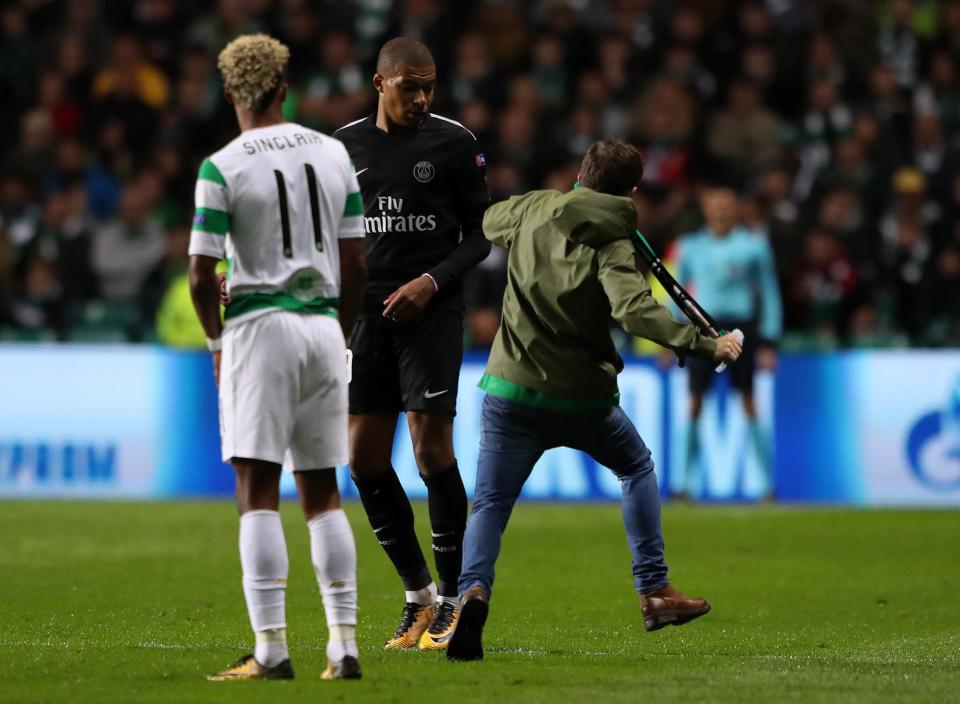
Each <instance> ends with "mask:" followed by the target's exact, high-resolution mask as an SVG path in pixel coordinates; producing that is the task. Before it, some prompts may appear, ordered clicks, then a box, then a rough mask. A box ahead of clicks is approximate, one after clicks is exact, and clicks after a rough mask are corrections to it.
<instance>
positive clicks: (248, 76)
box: [217, 34, 290, 112]
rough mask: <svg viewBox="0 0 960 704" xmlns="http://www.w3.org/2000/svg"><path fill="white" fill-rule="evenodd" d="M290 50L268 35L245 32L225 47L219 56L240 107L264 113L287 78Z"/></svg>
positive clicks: (228, 88)
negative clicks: (285, 71)
mask: <svg viewBox="0 0 960 704" xmlns="http://www.w3.org/2000/svg"><path fill="white" fill-rule="evenodd" d="M289 59H290V50H289V49H288V48H287V47H286V45H284V44H283V43H282V42H279V41H277V40H276V39H274V38H273V37H269V36H267V35H266V34H245V35H243V36H242V37H237V38H236V39H234V40H233V41H232V42H230V43H229V44H227V46H226V47H224V49H223V51H221V52H220V56H219V57H218V58H217V67H218V68H219V69H220V73H221V74H222V75H223V87H224V88H225V89H226V91H227V92H228V93H230V95H232V96H233V100H234V102H236V103H237V104H238V105H239V106H240V107H243V108H246V109H247V110H252V111H253V112H262V111H263V110H265V109H266V107H267V103H268V99H269V98H271V97H272V95H273V92H274V91H275V90H276V88H277V87H278V86H279V85H280V82H281V81H282V80H283V69H284V68H285V67H286V65H287V61H288V60H289Z"/></svg>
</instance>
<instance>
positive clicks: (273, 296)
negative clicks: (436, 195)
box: [190, 122, 363, 326]
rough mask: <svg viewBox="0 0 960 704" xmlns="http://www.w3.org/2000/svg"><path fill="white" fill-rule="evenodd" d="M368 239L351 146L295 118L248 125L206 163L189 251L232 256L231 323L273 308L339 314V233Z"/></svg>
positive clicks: (199, 181)
mask: <svg viewBox="0 0 960 704" xmlns="http://www.w3.org/2000/svg"><path fill="white" fill-rule="evenodd" d="M355 237H363V199H362V197H361V195H360V186H359V184H358V183H357V176H356V174H355V173H354V169H353V165H352V164H351V163H350V157H349V156H348V155H347V150H346V149H345V148H344V146H343V144H342V143H341V142H340V141H339V140H336V139H334V138H333V137H329V136H327V135H325V134H321V133H319V132H316V131H314V130H311V129H308V128H306V127H303V126H302V125H298V124H296V123H292V122H287V123H283V124H280V125H272V126H270V127H261V128H258V129H252V130H247V131H245V132H243V133H241V134H240V136H239V137H237V138H236V139H235V140H233V141H232V142H230V143H229V144H228V145H227V146H225V147H224V148H223V149H221V150H220V151H218V152H217V153H215V154H213V155H212V156H211V157H210V158H208V159H206V160H205V161H204V162H203V164H201V166H200V173H199V176H198V178H197V187H196V213H195V215H194V219H193V229H192V231H191V233H190V254H191V255H193V254H200V255H204V256H208V257H216V258H218V259H224V258H226V259H227V261H228V267H227V280H228V288H229V292H230V304H229V305H228V306H227V310H226V313H225V315H224V318H225V323H224V324H225V325H227V326H229V325H232V324H236V323H237V322H240V321H243V320H248V319H250V318H252V317H255V316H257V315H260V314H263V313H266V312H269V311H271V310H277V309H282V310H292V311H297V312H302V313H323V314H327V315H334V316H335V315H336V310H337V306H338V304H339V299H340V248H339V244H338V240H340V239H347V238H355Z"/></svg>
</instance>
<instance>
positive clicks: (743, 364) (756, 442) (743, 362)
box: [730, 323, 774, 497]
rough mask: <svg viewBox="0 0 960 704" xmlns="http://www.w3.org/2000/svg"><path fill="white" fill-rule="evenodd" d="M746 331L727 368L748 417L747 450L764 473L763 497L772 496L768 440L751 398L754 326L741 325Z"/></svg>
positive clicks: (755, 358) (754, 346)
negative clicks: (734, 358)
mask: <svg viewBox="0 0 960 704" xmlns="http://www.w3.org/2000/svg"><path fill="white" fill-rule="evenodd" d="M741 325H742V327H741V329H743V330H744V331H745V337H744V341H743V353H742V354H741V355H740V359H738V360H737V362H736V363H735V364H734V365H732V366H731V368H730V375H731V377H730V381H731V384H732V386H733V388H734V389H736V390H737V391H738V392H739V393H740V398H741V399H742V401H743V412H744V415H746V417H747V432H748V433H749V440H750V447H751V449H752V450H753V453H754V456H755V457H756V458H757V463H758V464H759V465H760V469H761V471H762V472H763V477H764V486H765V488H766V491H765V492H764V493H765V495H766V496H768V497H772V496H773V493H774V486H773V471H772V462H771V457H770V449H769V444H768V438H767V437H766V434H765V433H764V432H763V427H762V426H761V423H760V418H759V416H758V413H757V404H756V397H755V395H754V390H753V389H754V384H753V382H754V377H755V375H756V366H757V361H756V360H757V339H756V338H757V333H756V326H755V325H753V324H750V323H741Z"/></svg>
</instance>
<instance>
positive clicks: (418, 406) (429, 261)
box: [334, 37, 490, 650]
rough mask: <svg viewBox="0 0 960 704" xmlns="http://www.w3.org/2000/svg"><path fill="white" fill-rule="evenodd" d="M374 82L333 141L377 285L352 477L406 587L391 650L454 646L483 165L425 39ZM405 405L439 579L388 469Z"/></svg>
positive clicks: (385, 51)
mask: <svg viewBox="0 0 960 704" xmlns="http://www.w3.org/2000/svg"><path fill="white" fill-rule="evenodd" d="M373 84H374V86H375V87H376V89H377V92H378V93H379V98H378V104H377V111H376V113H375V114H373V115H370V116H368V117H365V118H363V119H360V120H357V121H356V122H352V123H350V124H349V125H346V126H344V127H342V128H341V129H339V130H338V131H337V132H335V133H334V136H335V137H336V138H337V139H339V140H341V141H342V142H343V143H344V144H345V145H346V147H347V150H348V151H349V153H350V158H351V159H352V160H353V164H354V168H355V169H356V172H357V176H358V178H359V181H360V189H361V191H362V193H363V200H364V211H365V214H366V218H365V222H366V235H367V236H366V243H367V284H366V287H365V289H364V295H363V307H362V311H361V314H360V319H359V320H358V322H357V324H356V326H355V328H354V332H353V336H352V338H351V340H350V349H351V350H352V351H353V379H352V381H351V383H350V471H351V474H352V475H353V479H354V481H355V482H356V485H357V488H358V490H359V492H360V499H361V501H362V502H363V507H364V509H365V510H366V512H367V517H368V518H369V520H370V525H371V526H372V527H373V531H374V533H375V534H376V536H377V540H378V541H379V542H380V544H381V545H382V546H383V548H384V550H385V551H386V553H387V555H388V556H389V557H390V560H391V561H392V562H393V564H394V566H395V567H396V570H397V573H398V574H399V575H400V578H401V580H402V581H403V586H404V591H405V599H404V601H405V605H404V609H403V614H402V616H401V621H400V625H399V626H398V627H397V629H396V632H395V633H394V635H393V637H392V638H390V639H389V640H388V641H387V642H386V646H385V647H386V648H414V647H419V648H420V649H421V650H444V649H446V647H447V641H448V640H449V638H450V635H451V634H452V633H453V629H454V626H455V625H456V621H457V618H458V616H459V613H460V602H459V599H458V596H457V580H458V579H459V576H460V562H461V552H462V546H463V533H464V529H465V527H466V522H467V495H466V491H465V490H464V487H463V481H462V480H461V478H460V471H459V469H458V467H457V461H456V458H455V457H454V453H453V416H454V414H455V412H456V400H457V382H458V379H459V375H460V363H461V361H462V359H463V292H462V284H461V280H462V278H463V275H464V274H465V273H466V272H467V271H468V270H469V269H470V268H472V267H473V266H474V265H476V264H477V263H478V262H480V261H481V260H482V259H483V258H484V257H486V256H487V254H488V253H489V251H490V244H489V242H487V240H486V238H485V237H484V236H483V228H482V221H483V213H484V211H485V210H486V208H487V205H488V204H489V200H490V197H489V194H488V192H487V184H486V174H485V171H486V164H485V161H484V157H483V154H482V153H481V151H480V148H479V145H478V143H477V140H476V138H475V137H474V136H473V134H472V133H471V132H470V131H469V130H467V129H466V128H465V127H463V125H461V124H460V123H458V122H455V121H453V120H450V119H448V118H445V117H440V116H439V115H434V114H431V113H430V112H429V110H430V103H431V101H432V99H433V91H434V86H435V84H436V66H435V64H434V61H433V57H432V56H431V54H430V51H429V50H428V49H427V47H426V46H424V45H423V44H422V43H420V42H419V41H416V40H414V39H409V38H405V37H400V38H396V39H391V40H390V41H388V42H387V43H386V44H384V46H383V48H382V49H381V50H380V54H379V56H378V57H377V73H376V75H375V76H374V78H373ZM401 411H405V412H406V416H407V425H408V427H409V430H410V438H411V440H412V442H413V450H414V455H415V457H416V460H417V466H418V468H419V470H420V476H421V477H422V479H423V481H424V483H425V484H426V486H427V496H428V505H429V511H430V523H431V535H432V537H433V550H434V556H435V560H436V567H437V576H438V580H437V582H438V583H437V584H435V583H434V581H433V579H432V577H431V575H430V570H429V569H428V567H427V563H426V561H425V560H424V556H423V552H422V551H421V549H420V545H419V543H418V542H417V536H416V533H415V532H414V525H413V511H412V509H411V507H410V501H409V499H408V498H407V495H406V493H405V492H404V490H403V487H402V486H401V484H400V481H399V479H398V478H397V474H396V472H395V471H394V469H393V467H392V465H391V455H392V450H393V438H394V435H395V433H396V425H397V416H398V413H400V412H401Z"/></svg>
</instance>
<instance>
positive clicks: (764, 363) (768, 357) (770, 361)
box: [757, 347, 777, 371]
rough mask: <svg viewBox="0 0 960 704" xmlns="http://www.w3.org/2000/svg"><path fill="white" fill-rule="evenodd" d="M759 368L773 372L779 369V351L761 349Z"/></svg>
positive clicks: (759, 352) (770, 348)
mask: <svg viewBox="0 0 960 704" xmlns="http://www.w3.org/2000/svg"><path fill="white" fill-rule="evenodd" d="M757 366H758V367H759V368H760V369H767V370H769V371H773V370H774V369H776V368H777V351H776V350H775V349H774V348H773V347H761V348H760V349H758V350H757Z"/></svg>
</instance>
